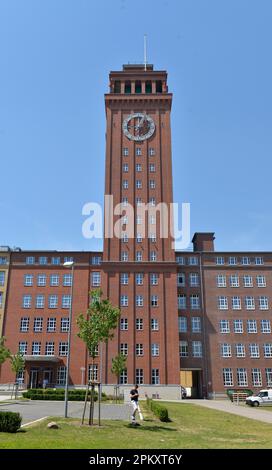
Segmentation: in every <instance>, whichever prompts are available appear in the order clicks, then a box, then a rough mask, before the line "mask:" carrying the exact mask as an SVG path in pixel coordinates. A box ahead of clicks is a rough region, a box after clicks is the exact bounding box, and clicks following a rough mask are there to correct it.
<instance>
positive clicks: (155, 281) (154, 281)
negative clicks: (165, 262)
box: [150, 273, 159, 286]
mask: <svg viewBox="0 0 272 470" xmlns="http://www.w3.org/2000/svg"><path fill="white" fill-rule="evenodd" d="M158 279H159V275H158V274H157V273H151V274H150V285H151V286H157V285H158Z"/></svg>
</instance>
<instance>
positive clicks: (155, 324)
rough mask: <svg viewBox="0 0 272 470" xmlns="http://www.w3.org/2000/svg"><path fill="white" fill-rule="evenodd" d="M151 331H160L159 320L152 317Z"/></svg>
mask: <svg viewBox="0 0 272 470" xmlns="http://www.w3.org/2000/svg"><path fill="white" fill-rule="evenodd" d="M151 331H159V320H158V319H157V318H151Z"/></svg>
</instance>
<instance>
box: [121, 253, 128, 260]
mask: <svg viewBox="0 0 272 470" xmlns="http://www.w3.org/2000/svg"><path fill="white" fill-rule="evenodd" d="M121 261H128V252H127V251H122V253H121Z"/></svg>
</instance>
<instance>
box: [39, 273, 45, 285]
mask: <svg viewBox="0 0 272 470" xmlns="http://www.w3.org/2000/svg"><path fill="white" fill-rule="evenodd" d="M37 285H38V287H44V286H46V275H45V274H38V279H37Z"/></svg>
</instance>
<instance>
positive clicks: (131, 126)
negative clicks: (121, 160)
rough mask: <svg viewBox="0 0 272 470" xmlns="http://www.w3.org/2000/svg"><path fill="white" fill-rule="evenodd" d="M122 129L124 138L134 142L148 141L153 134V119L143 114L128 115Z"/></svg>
mask: <svg viewBox="0 0 272 470" xmlns="http://www.w3.org/2000/svg"><path fill="white" fill-rule="evenodd" d="M122 127H123V132H124V134H125V136H126V137H127V138H128V139H129V140H135V141H136V142H141V141H143V140H146V139H149V137H151V136H152V135H153V134H154V132H155V123H154V121H153V119H152V118H151V117H150V116H148V115H147V114H144V113H135V114H130V115H129V116H128V117H127V118H126V119H124V121H123V126H122Z"/></svg>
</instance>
